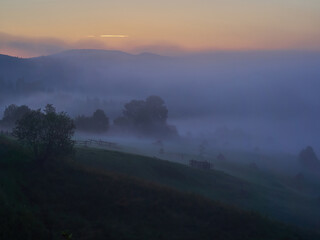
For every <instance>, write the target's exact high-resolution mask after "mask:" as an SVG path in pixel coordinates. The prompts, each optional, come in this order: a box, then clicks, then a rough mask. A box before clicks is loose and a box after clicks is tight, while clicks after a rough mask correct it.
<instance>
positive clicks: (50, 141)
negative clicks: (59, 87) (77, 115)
mask: <svg viewBox="0 0 320 240" xmlns="http://www.w3.org/2000/svg"><path fill="white" fill-rule="evenodd" d="M74 129H75V126H74V123H73V121H72V119H71V118H70V117H68V116H67V115H66V113H64V112H60V113H57V112H56V110H55V108H54V107H53V106H52V105H50V104H48V105H47V106H46V108H45V110H44V111H43V112H42V111H41V110H40V109H39V110H30V111H29V112H28V113H26V114H25V115H24V116H23V117H22V118H20V119H19V120H18V121H17V122H16V126H15V128H14V130H13V135H14V136H15V137H17V138H18V140H19V141H21V142H23V143H24V144H26V145H27V146H29V147H31V148H32V150H33V153H34V156H35V158H36V160H38V161H41V162H43V161H45V160H47V159H48V158H51V157H57V156H61V155H65V154H69V153H71V152H72V150H73V145H74V142H73V141H72V139H71V138H72V136H73V134H74Z"/></svg>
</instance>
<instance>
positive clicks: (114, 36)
mask: <svg viewBox="0 0 320 240" xmlns="http://www.w3.org/2000/svg"><path fill="white" fill-rule="evenodd" d="M100 37H102V38H127V37H129V36H128V35H113V34H103V35H100Z"/></svg>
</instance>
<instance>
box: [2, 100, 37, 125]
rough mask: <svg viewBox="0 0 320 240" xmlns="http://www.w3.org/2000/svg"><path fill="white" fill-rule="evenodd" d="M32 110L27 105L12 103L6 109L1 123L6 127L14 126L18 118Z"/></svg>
mask: <svg viewBox="0 0 320 240" xmlns="http://www.w3.org/2000/svg"><path fill="white" fill-rule="evenodd" d="M30 112H31V109H30V108H29V107H28V106H26V105H22V106H17V105H15V104H11V105H9V106H8V107H6V109H5V110H4V113H3V117H2V120H0V125H1V126H2V127H4V128H12V127H14V125H15V124H16V121H17V120H19V119H21V118H22V117H23V116H24V115H25V114H27V113H30Z"/></svg>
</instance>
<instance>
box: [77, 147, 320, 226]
mask: <svg viewBox="0 0 320 240" xmlns="http://www.w3.org/2000/svg"><path fill="white" fill-rule="evenodd" d="M76 161H77V162H78V163H80V164H83V165H85V166H86V167H91V168H93V169H99V170H100V171H109V172H115V173H121V174H125V175H129V176H134V177H137V178H141V179H145V180H148V181H152V182H156V183H159V184H163V185H166V186H170V187H172V188H175V189H179V190H181V191H184V192H191V193H195V194H200V195H202V196H204V197H207V198H210V199H214V200H218V201H221V202H225V203H228V204H230V205H234V206H237V207H241V208H244V209H248V210H254V211H257V212H260V213H262V214H264V215H267V216H269V217H272V218H275V219H278V220H281V221H284V222H288V223H291V224H296V225H300V226H303V227H306V228H310V229H318V228H319V226H320V225H319V222H318V219H320V204H319V201H318V199H317V198H314V197H310V196H309V195H304V194H302V193H300V192H298V191H295V190H294V189H292V188H290V187H289V186H287V185H285V184H284V183H283V182H280V181H278V179H277V178H276V177H274V176H272V175H270V174H268V173H266V172H263V171H261V170H259V169H250V168H249V167H248V168H247V169H241V170H239V169H238V168H240V167H241V168H243V167H242V166H240V165H239V166H237V165H236V164H233V166H234V168H235V170H234V171H235V172H238V173H239V172H240V171H241V172H242V174H238V177H234V176H231V175H229V174H225V173H224V172H222V171H217V170H210V171H205V170H200V169H194V168H190V167H188V166H185V165H182V164H178V163H173V162H169V161H163V160H160V159H156V158H150V157H145V156H141V155H134V154H127V153H123V152H116V151H108V150H102V149H93V148H79V149H77V153H76ZM230 164H232V163H229V165H230ZM230 168H231V167H229V169H230ZM242 175H246V176H250V177H246V178H241V176H242Z"/></svg>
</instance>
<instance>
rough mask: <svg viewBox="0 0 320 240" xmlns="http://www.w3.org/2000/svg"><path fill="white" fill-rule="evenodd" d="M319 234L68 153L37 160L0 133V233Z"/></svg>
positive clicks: (26, 235)
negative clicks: (79, 160)
mask: <svg viewBox="0 0 320 240" xmlns="http://www.w3.org/2000/svg"><path fill="white" fill-rule="evenodd" d="M64 232H66V233H72V234H73V235H72V239H95V240H96V239H223V240H227V239H232V240H236V239H250V240H252V239H259V240H261V239H319V236H311V235H308V234H306V233H304V232H301V231H299V230H297V229H294V228H292V227H288V226H286V225H283V224H280V223H276V222H272V221H270V220H268V219H265V218H263V217H261V216H259V215H257V214H254V213H250V212H245V211H241V210H238V209H235V208H232V207H229V206H226V205H223V204H221V203H217V202H214V201H211V200H208V199H205V198H203V197H200V196H196V195H193V194H187V193H182V192H179V191H176V190H173V189H170V188H167V187H164V186H161V185H157V184H153V183H150V182H147V181H143V180H139V179H137V178H133V177H128V176H125V175H120V174H115V173H111V172H106V171H95V170H92V168H91V170H90V169H89V168H86V167H84V165H80V164H79V163H77V162H74V161H72V160H70V159H69V160H68V159H64V160H62V159H60V160H55V161H51V162H49V163H48V164H46V165H45V166H43V167H39V166H36V165H34V163H33V162H32V161H31V158H30V155H29V154H28V152H26V151H24V150H23V149H21V148H20V147H19V146H17V145H16V144H15V143H14V142H11V141H8V140H6V139H3V138H0V239H63V237H62V233H64Z"/></svg>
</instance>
